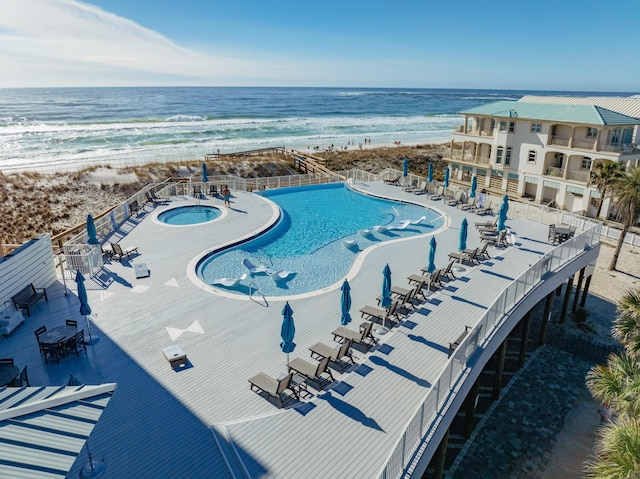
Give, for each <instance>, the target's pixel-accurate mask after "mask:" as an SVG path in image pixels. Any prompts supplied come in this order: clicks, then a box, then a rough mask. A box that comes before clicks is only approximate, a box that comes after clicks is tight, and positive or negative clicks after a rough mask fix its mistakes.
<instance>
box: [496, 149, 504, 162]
mask: <svg viewBox="0 0 640 479" xmlns="http://www.w3.org/2000/svg"><path fill="white" fill-rule="evenodd" d="M503 152H504V149H503V148H502V147H501V146H499V147H498V149H497V151H496V163H497V164H500V163H502V153H503Z"/></svg>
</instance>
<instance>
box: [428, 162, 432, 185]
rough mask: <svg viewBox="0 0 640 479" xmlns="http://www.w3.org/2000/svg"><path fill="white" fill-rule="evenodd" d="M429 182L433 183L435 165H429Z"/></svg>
mask: <svg viewBox="0 0 640 479" xmlns="http://www.w3.org/2000/svg"><path fill="white" fill-rule="evenodd" d="M427 181H428V182H429V183H431V182H432V181H433V163H429V173H428V174H427Z"/></svg>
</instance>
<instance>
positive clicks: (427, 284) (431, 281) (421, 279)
mask: <svg viewBox="0 0 640 479" xmlns="http://www.w3.org/2000/svg"><path fill="white" fill-rule="evenodd" d="M441 275H442V270H441V269H436V270H434V271H433V273H428V272H427V270H426V268H423V270H422V276H419V275H417V274H412V275H411V276H409V277H407V280H409V284H412V283H415V284H420V283H423V284H422V286H421V289H426V290H427V291H431V287H432V286H433V287H435V288H441V287H442V281H440V276H441Z"/></svg>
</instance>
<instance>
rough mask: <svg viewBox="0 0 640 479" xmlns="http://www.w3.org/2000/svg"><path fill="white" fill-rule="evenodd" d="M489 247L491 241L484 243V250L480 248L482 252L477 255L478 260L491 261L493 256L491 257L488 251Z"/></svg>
mask: <svg viewBox="0 0 640 479" xmlns="http://www.w3.org/2000/svg"><path fill="white" fill-rule="evenodd" d="M488 247H489V241H485V242H484V243H482V248H480V251H478V254H477V255H476V258H478V259H491V256H490V255H489V252H488V251H487V248H488Z"/></svg>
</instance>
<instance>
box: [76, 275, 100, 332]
mask: <svg viewBox="0 0 640 479" xmlns="http://www.w3.org/2000/svg"><path fill="white" fill-rule="evenodd" d="M76 284H77V285H78V299H79V300H80V314H82V315H83V316H84V319H85V321H86V322H87V332H88V333H89V341H87V344H94V343H96V342H97V341H98V338H97V337H96V338H94V337H93V336H92V335H91V323H90V322H89V318H88V316H89V315H90V314H91V307H90V306H89V300H88V298H87V289H86V288H85V286H84V276H83V275H82V273H81V272H80V270H78V271H77V272H76Z"/></svg>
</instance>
